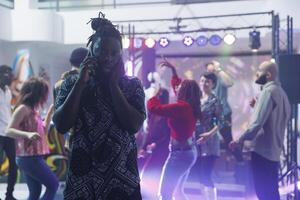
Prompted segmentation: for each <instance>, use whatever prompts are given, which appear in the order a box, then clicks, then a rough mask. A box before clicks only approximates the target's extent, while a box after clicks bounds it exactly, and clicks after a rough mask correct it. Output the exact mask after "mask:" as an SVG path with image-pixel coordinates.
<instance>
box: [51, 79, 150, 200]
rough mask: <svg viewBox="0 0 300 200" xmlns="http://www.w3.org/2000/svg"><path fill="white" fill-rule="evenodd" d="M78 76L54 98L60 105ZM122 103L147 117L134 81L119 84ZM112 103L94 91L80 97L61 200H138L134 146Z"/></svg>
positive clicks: (135, 80)
mask: <svg viewBox="0 0 300 200" xmlns="http://www.w3.org/2000/svg"><path fill="white" fill-rule="evenodd" d="M77 78H78V76H77V77H75V76H71V77H69V78H68V79H66V80H65V81H64V82H63V83H62V85H61V87H60V89H59V91H58V94H57V98H56V102H55V107H56V109H57V108H58V107H59V106H61V105H62V104H63V103H64V101H65V99H66V98H67V96H68V94H69V92H70V91H71V89H72V87H73V86H74V84H75V82H76V80H77ZM119 86H120V89H121V91H122V92H123V94H124V96H125V98H126V99H127V101H128V102H129V104H131V105H132V106H133V107H135V108H136V109H137V110H138V111H139V112H140V113H142V114H143V115H144V116H146V111H145V105H144V98H145V95H144V91H143V87H142V85H141V82H140V80H139V79H137V78H129V77H126V76H124V77H122V78H121V79H120V82H119ZM114 112H115V111H114V110H113V105H112V100H111V97H109V95H105V94H104V93H103V92H101V90H100V89H99V87H96V86H88V87H87V88H86V89H85V90H84V91H83V94H82V98H81V102H80V108H79V112H78V117H77V119H76V122H75V126H74V127H73V128H74V137H73V140H72V149H71V155H70V161H69V162H70V166H69V171H68V176H67V181H66V189H65V191H64V199H70V200H75V199H84V200H89V199H91V200H92V199H93V200H140V199H141V194H140V185H139V182H140V179H139V174H138V169H137V147H136V141H135V136H134V134H130V133H128V132H127V131H125V130H124V129H122V127H121V125H120V123H119V122H118V120H117V117H116V114H115V113H114Z"/></svg>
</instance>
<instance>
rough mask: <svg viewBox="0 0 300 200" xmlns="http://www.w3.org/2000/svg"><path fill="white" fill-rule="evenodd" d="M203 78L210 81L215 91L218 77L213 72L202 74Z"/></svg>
mask: <svg viewBox="0 0 300 200" xmlns="http://www.w3.org/2000/svg"><path fill="white" fill-rule="evenodd" d="M202 76H203V77H205V78H206V79H208V80H211V81H212V83H213V84H214V87H213V89H215V87H216V85H217V81H218V77H217V76H216V75H215V74H214V73H213V72H204V73H203V74H201V76H200V78H201V77H202Z"/></svg>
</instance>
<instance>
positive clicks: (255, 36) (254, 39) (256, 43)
mask: <svg viewBox="0 0 300 200" xmlns="http://www.w3.org/2000/svg"><path fill="white" fill-rule="evenodd" d="M249 47H250V48H251V49H252V51H253V52H257V51H258V49H259V47H260V32H259V31H256V30H253V31H250V32H249Z"/></svg>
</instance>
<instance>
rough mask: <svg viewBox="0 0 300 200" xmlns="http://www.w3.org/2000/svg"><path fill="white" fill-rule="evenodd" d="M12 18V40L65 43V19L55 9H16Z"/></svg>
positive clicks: (12, 13)
mask: <svg viewBox="0 0 300 200" xmlns="http://www.w3.org/2000/svg"><path fill="white" fill-rule="evenodd" d="M11 19H12V31H11V32H12V39H11V40H12V41H49V42H59V43H63V19H62V18H61V17H60V16H59V15H57V14H56V13H55V12H54V11H48V10H24V11H23V10H14V11H12V12H11Z"/></svg>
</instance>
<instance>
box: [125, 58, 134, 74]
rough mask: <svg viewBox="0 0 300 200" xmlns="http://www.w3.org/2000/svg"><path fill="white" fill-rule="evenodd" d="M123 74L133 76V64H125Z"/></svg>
mask: <svg viewBox="0 0 300 200" xmlns="http://www.w3.org/2000/svg"><path fill="white" fill-rule="evenodd" d="M125 73H126V75H127V76H133V62H132V61H131V60H128V61H127V62H125Z"/></svg>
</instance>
